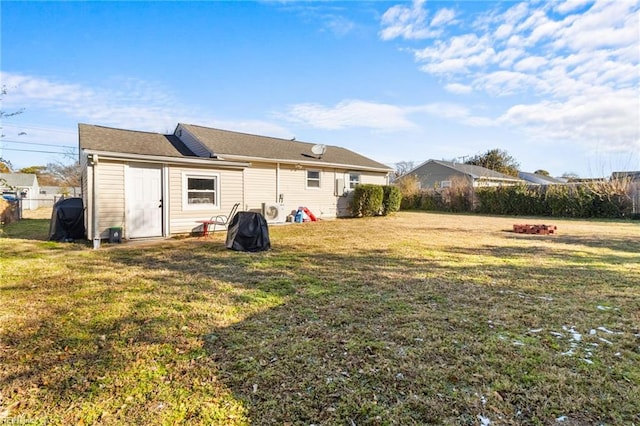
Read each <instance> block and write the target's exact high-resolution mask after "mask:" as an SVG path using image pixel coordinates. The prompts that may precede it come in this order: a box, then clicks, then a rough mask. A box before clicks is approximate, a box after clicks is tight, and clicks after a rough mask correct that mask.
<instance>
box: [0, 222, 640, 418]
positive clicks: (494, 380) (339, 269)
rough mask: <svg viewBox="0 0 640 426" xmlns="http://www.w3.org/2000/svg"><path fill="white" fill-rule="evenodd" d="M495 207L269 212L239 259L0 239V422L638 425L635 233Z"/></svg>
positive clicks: (212, 251) (191, 249)
mask: <svg viewBox="0 0 640 426" xmlns="http://www.w3.org/2000/svg"><path fill="white" fill-rule="evenodd" d="M533 220H535V219H533ZM545 220H546V219H545ZM522 221H523V219H522V218H518V219H516V222H518V223H520V222H522ZM538 221H539V220H538ZM546 221H548V220H546ZM516 222H514V219H512V218H494V217H477V216H458V215H442V214H428V213H401V214H398V215H395V216H392V217H386V218H370V219H360V220H338V221H331V222H320V223H310V224H304V225H292V226H272V227H271V228H270V232H271V239H272V245H273V247H274V248H273V250H271V251H270V252H265V253H258V254H246V253H237V252H232V251H228V250H225V249H224V248H223V244H222V241H221V238H222V236H221V235H220V236H218V237H216V239H214V240H213V241H206V242H205V241H202V240H195V239H186V240H179V241H168V242H163V243H159V244H157V245H153V246H144V247H142V246H140V247H136V246H128V245H126V244H124V245H115V246H111V247H110V248H106V249H102V250H98V251H93V250H90V249H89V248H88V247H87V246H86V245H82V244H57V243H45V242H42V241H34V240H25V239H0V250H2V257H1V259H0V274H1V276H2V277H3V279H2V282H1V283H0V296H1V297H2V304H0V337H1V339H2V340H1V346H0V367H1V368H0V420H1V418H2V416H4V417H8V418H16V417H20V418H22V419H27V420H29V421H33V422H35V423H37V422H41V423H44V422H48V423H49V424H81V423H84V424H175V423H178V424H180V423H182V424H248V423H253V424H287V423H289V424H311V423H313V424H358V425H360V424H427V423H433V424H470V425H471V424H480V423H482V422H485V423H486V421H489V420H490V421H491V422H492V424H555V423H556V422H557V419H560V420H565V419H566V421H565V422H564V424H594V423H606V424H630V423H634V422H635V423H638V422H640V414H639V413H640V405H639V403H638V401H640V371H639V369H638V365H640V326H639V324H640V302H639V300H640V298H639V296H640V288H639V286H638V279H637V277H638V276H640V256H639V254H638V253H640V227H638V224H635V223H631V222H626V223H625V222H601V221H598V222H591V221H562V220H553V224H555V225H557V226H558V228H559V229H558V232H559V233H558V234H557V235H548V236H535V235H521V234H515V233H513V232H509V230H510V229H511V228H512V225H513V223H516Z"/></svg>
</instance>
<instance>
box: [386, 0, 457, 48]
mask: <svg viewBox="0 0 640 426" xmlns="http://www.w3.org/2000/svg"><path fill="white" fill-rule="evenodd" d="M424 3H425V0H414V1H413V3H412V5H411V6H410V7H408V6H405V5H397V6H393V7H391V8H389V9H388V10H387V11H386V12H385V13H384V15H382V19H381V22H382V26H383V28H382V30H381V31H380V38H381V39H382V40H393V39H395V38H404V39H406V40H420V39H427V38H433V37H438V36H439V35H441V34H442V27H444V26H446V25H449V24H451V23H453V22H454V19H455V11H454V10H452V9H447V8H443V9H440V10H439V11H438V12H436V14H435V16H434V17H433V18H432V19H431V22H429V23H427V18H428V16H429V14H428V13H427V11H426V10H425V9H424Z"/></svg>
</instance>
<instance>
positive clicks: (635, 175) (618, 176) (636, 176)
mask: <svg viewBox="0 0 640 426" xmlns="http://www.w3.org/2000/svg"><path fill="white" fill-rule="evenodd" d="M623 179H628V180H629V181H630V182H640V171H638V172H613V173H611V180H623Z"/></svg>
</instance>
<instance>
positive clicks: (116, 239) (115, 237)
mask: <svg viewBox="0 0 640 426" xmlns="http://www.w3.org/2000/svg"><path fill="white" fill-rule="evenodd" d="M109 242H110V243H121V242H122V228H120V227H118V226H114V227H112V228H109Z"/></svg>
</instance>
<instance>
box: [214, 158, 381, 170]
mask: <svg viewBox="0 0 640 426" xmlns="http://www.w3.org/2000/svg"><path fill="white" fill-rule="evenodd" d="M223 156H224V154H222V156H221V155H218V158H219V159H224V158H230V159H233V160H240V161H243V160H244V161H249V162H251V161H255V162H262V163H273V162H275V163H277V164H293V165H296V164H299V165H302V166H312V167H327V168H336V169H345V170H362V171H372V172H381V173H391V172H392V171H393V169H392V168H382V167H370V166H358V165H356V164H343V163H327V162H324V161H323V162H318V161H304V160H303V161H295V160H279V159H274V158H264V157H250V156H244V155H227V156H224V158H223Z"/></svg>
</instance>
